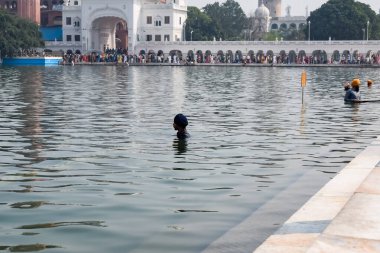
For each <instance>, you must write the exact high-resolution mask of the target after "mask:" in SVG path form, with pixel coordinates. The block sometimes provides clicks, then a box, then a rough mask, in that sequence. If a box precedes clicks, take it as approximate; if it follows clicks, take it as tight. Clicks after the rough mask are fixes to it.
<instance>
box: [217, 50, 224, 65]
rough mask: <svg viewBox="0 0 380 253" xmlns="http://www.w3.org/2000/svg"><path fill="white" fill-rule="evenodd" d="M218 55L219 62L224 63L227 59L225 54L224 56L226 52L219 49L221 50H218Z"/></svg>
mask: <svg viewBox="0 0 380 253" xmlns="http://www.w3.org/2000/svg"><path fill="white" fill-rule="evenodd" d="M216 57H217V59H218V61H219V62H221V63H224V61H225V56H224V53H223V51H222V50H219V51H218V52H217V54H216Z"/></svg>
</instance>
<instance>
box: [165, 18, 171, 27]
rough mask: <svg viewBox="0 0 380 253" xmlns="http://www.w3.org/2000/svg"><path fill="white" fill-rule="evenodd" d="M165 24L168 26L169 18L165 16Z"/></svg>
mask: <svg viewBox="0 0 380 253" xmlns="http://www.w3.org/2000/svg"><path fill="white" fill-rule="evenodd" d="M165 24H166V25H167V24H170V17H169V16H165Z"/></svg>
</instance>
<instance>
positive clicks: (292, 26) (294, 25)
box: [289, 23, 297, 29]
mask: <svg viewBox="0 0 380 253" xmlns="http://www.w3.org/2000/svg"><path fill="white" fill-rule="evenodd" d="M289 28H290V29H297V25H296V24H295V23H291V24H290V25H289Z"/></svg>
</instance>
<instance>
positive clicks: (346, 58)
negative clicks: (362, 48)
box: [341, 50, 351, 63]
mask: <svg viewBox="0 0 380 253" xmlns="http://www.w3.org/2000/svg"><path fill="white" fill-rule="evenodd" d="M350 62H351V53H350V51H349V50H344V51H343V54H342V59H341V63H350Z"/></svg>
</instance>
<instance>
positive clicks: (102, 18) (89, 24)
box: [82, 7, 130, 50]
mask: <svg viewBox="0 0 380 253" xmlns="http://www.w3.org/2000/svg"><path fill="white" fill-rule="evenodd" d="M82 21H83V22H85V21H86V23H85V25H84V26H82V27H83V29H84V31H86V33H85V37H87V38H85V40H83V42H84V43H86V44H87V43H88V44H87V49H95V50H103V49H104V48H105V47H107V45H108V47H109V48H115V47H116V31H117V24H118V23H120V22H121V23H124V24H125V27H128V26H127V24H128V23H130V20H129V17H127V16H126V14H125V13H124V12H123V11H122V10H121V9H117V8H113V7H108V8H107V10H106V11H104V10H99V9H96V10H94V11H93V12H92V13H90V14H89V15H88V17H87V18H86V17H84V19H83V20H82ZM127 34H128V31H125V32H124V35H127ZM124 35H123V36H124ZM119 36H120V35H119ZM120 39H121V38H120ZM126 40H127V39H126ZM126 43H127V42H126ZM123 47H124V48H127V47H128V45H124V46H123Z"/></svg>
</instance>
